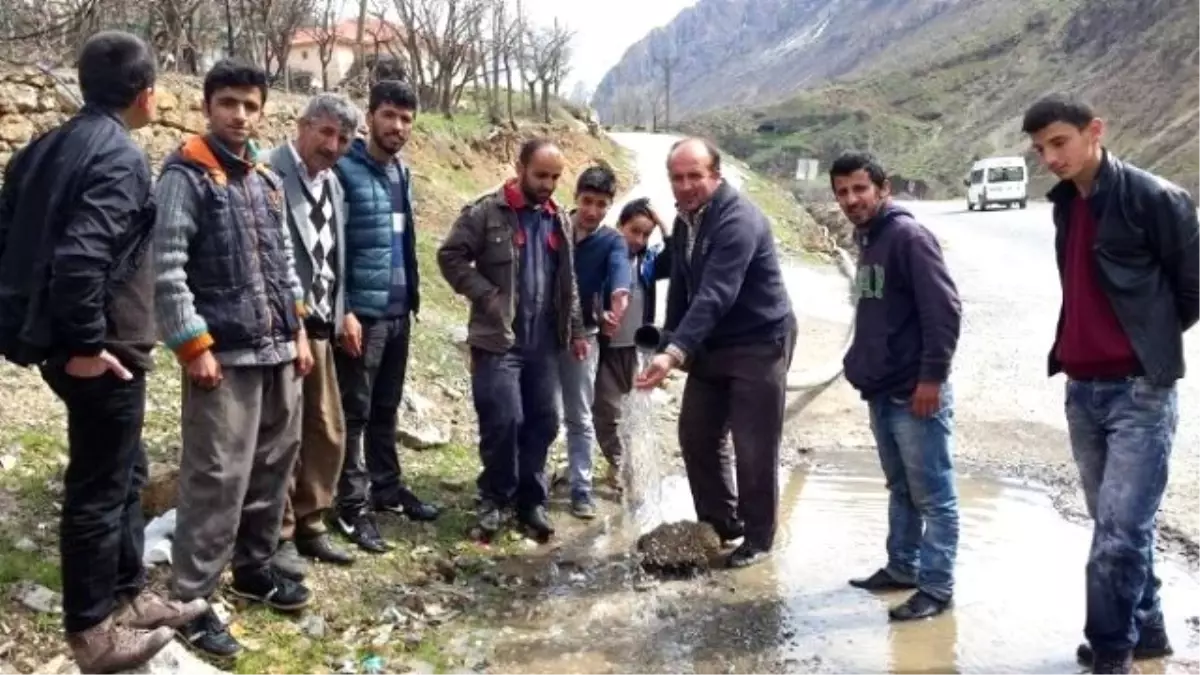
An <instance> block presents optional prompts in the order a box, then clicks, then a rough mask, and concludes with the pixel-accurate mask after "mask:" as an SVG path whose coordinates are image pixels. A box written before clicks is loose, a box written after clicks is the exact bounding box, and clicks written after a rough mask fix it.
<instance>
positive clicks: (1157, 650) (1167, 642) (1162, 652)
mask: <svg viewBox="0 0 1200 675" xmlns="http://www.w3.org/2000/svg"><path fill="white" fill-rule="evenodd" d="M1174 653H1175V650H1174V649H1173V648H1172V647H1171V639H1170V638H1168V637H1167V629H1166V627H1164V626H1142V630H1141V631H1140V632H1139V633H1138V641H1137V644H1136V645H1134V647H1133V659H1134V660H1135V661H1147V660H1150V659H1162V658H1166V657H1168V656H1171V655H1172V654H1174ZM1075 658H1076V659H1077V660H1078V661H1079V665H1081V666H1090V665H1092V659H1094V658H1095V653H1093V651H1092V646H1091V645H1089V644H1088V643H1086V642H1084V643H1082V644H1080V645H1079V648H1078V649H1076V650H1075Z"/></svg>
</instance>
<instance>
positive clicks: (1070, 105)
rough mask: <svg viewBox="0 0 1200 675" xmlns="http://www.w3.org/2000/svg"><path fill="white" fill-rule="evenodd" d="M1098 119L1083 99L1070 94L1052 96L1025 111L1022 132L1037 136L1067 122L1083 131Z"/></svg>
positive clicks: (1040, 100)
mask: <svg viewBox="0 0 1200 675" xmlns="http://www.w3.org/2000/svg"><path fill="white" fill-rule="evenodd" d="M1094 119H1096V111H1095V110H1093V109H1092V106H1090V105H1088V104H1087V103H1086V102H1085V101H1083V100H1082V99H1079V98H1076V97H1074V96H1071V95H1069V94H1062V93H1058V94H1050V95H1049V96H1046V97H1044V98H1042V99H1039V100H1038V102H1037V103H1034V104H1033V105H1031V106H1029V109H1028V110H1026V111H1025V119H1024V120H1023V121H1022V122H1021V131H1024V132H1025V133H1027V134H1036V133H1037V132H1039V131H1041V130H1042V129H1045V128H1046V127H1048V126H1050V125H1051V124H1054V123H1055V122H1065V123H1067V124H1070V125H1071V126H1073V127H1075V128H1076V129H1082V128H1084V127H1086V126H1087V125H1089V124H1091V123H1092V120H1094Z"/></svg>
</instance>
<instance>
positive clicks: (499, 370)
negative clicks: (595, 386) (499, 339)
mask: <svg viewBox="0 0 1200 675" xmlns="http://www.w3.org/2000/svg"><path fill="white" fill-rule="evenodd" d="M558 358H559V352H558V350H556V349H545V350H540V351H535V350H526V351H520V350H515V349H514V350H511V351H508V352H505V353H503V354H495V353H492V352H486V351H483V350H480V349H474V348H472V349H471V392H472V395H473V397H474V399H475V414H476V415H477V416H478V417H479V459H480V463H481V464H482V465H483V470H482V471H481V472H480V473H479V478H478V480H477V481H476V484H477V485H478V487H479V497H480V499H481V500H484V501H489V502H491V503H493V504H495V505H496V506H498V507H501V508H503V507H506V506H509V505H513V504H515V506H516V507H517V509H518V511H521V512H525V511H528V510H529V509H532V508H534V507H537V506H545V505H546V504H547V503H548V501H549V489H548V488H549V486H548V484H547V481H546V455H547V454H548V452H549V450H550V444H551V443H553V442H554V438H555V436H557V435H558V424H559V412H558Z"/></svg>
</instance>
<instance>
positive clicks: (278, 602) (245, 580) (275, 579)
mask: <svg viewBox="0 0 1200 675" xmlns="http://www.w3.org/2000/svg"><path fill="white" fill-rule="evenodd" d="M230 590H231V591H232V593H233V594H234V595H236V596H238V597H240V598H245V599H247V600H253V601H254V602H261V603H263V604H264V605H266V606H268V607H270V608H271V609H276V610H279V611H281V612H295V611H297V610H301V609H304V608H305V607H307V606H308V602H309V600H311V599H312V593H310V592H309V590H308V588H307V587H305V586H304V584H302V583H300V582H298V581H292V580H291V579H288V578H287V577H285V576H283V575H281V574H279V573H278V572H276V571H275V569H274V568H272V567H267V568H266V569H265V570H260V571H255V572H245V571H237V570H235V571H234V573H233V586H232V587H231V588H230Z"/></svg>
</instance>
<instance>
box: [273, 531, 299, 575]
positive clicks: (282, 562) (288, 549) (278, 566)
mask: <svg viewBox="0 0 1200 675" xmlns="http://www.w3.org/2000/svg"><path fill="white" fill-rule="evenodd" d="M271 566H272V567H274V568H275V570H276V571H277V572H279V573H280V574H282V575H283V576H285V577H287V578H288V579H291V580H292V581H304V576H305V575H306V574H308V563H306V562H305V561H304V558H301V557H300V553H299V551H297V550H296V543H295V542H294V541H292V540H290V539H285V540H283V541H280V542H279V548H277V549H276V550H275V555H274V556H273V557H272V558H271Z"/></svg>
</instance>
